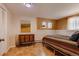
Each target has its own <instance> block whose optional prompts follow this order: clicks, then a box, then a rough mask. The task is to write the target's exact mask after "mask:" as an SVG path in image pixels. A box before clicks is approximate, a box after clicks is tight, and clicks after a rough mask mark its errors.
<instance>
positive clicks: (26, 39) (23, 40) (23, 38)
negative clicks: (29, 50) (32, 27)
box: [19, 34, 34, 45]
mask: <svg viewBox="0 0 79 59" xmlns="http://www.w3.org/2000/svg"><path fill="white" fill-rule="evenodd" d="M32 43H34V34H20V35H19V45H27V44H32Z"/></svg>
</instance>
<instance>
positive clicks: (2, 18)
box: [0, 8, 7, 55]
mask: <svg viewBox="0 0 79 59" xmlns="http://www.w3.org/2000/svg"><path fill="white" fill-rule="evenodd" d="M6 15H7V14H6V11H5V10H3V9H2V8H0V55H2V54H3V53H4V52H5V51H6V47H7V44H6V43H7V42H6V33H7V22H6V20H7V18H6V17H7V16H6Z"/></svg>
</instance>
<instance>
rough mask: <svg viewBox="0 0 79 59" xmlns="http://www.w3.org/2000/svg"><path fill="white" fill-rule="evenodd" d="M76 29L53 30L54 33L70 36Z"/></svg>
mask: <svg viewBox="0 0 79 59" xmlns="http://www.w3.org/2000/svg"><path fill="white" fill-rule="evenodd" d="M75 31H76V30H55V33H56V34H60V35H66V36H71V35H72V34H73V33H74V32H75Z"/></svg>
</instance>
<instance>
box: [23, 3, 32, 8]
mask: <svg viewBox="0 0 79 59" xmlns="http://www.w3.org/2000/svg"><path fill="white" fill-rule="evenodd" d="M24 5H25V6H26V7H28V8H29V7H31V6H32V4H31V3H24Z"/></svg>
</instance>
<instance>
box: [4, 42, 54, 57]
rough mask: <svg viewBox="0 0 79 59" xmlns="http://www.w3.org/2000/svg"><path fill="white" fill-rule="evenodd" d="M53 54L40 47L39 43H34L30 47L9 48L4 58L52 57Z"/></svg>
mask: <svg viewBox="0 0 79 59" xmlns="http://www.w3.org/2000/svg"><path fill="white" fill-rule="evenodd" d="M53 55H54V53H53V52H52V51H50V50H49V49H47V48H45V47H43V46H42V44H41V43H36V44H35V45H31V46H24V47H15V48H11V49H10V50H9V51H8V52H7V53H5V54H4V56H53Z"/></svg>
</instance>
